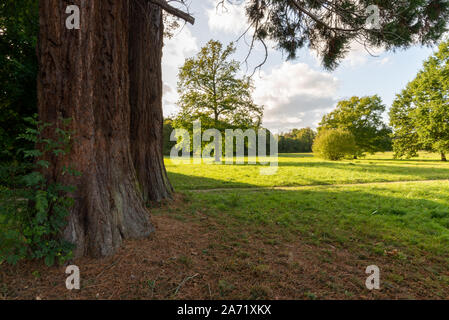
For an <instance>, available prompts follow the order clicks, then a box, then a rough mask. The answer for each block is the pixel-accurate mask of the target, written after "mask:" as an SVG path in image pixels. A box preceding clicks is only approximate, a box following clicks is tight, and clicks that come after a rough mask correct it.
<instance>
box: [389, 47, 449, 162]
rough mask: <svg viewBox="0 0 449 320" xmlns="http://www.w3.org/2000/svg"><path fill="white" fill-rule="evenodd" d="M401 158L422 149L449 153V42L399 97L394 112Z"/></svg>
mask: <svg viewBox="0 0 449 320" xmlns="http://www.w3.org/2000/svg"><path fill="white" fill-rule="evenodd" d="M390 121H391V125H392V126H393V128H394V150H395V154H396V156H397V157H402V156H406V157H412V156H415V155H416V154H417V151H418V150H420V149H427V150H432V151H436V152H439V153H440V154H441V160H443V161H446V160H447V159H446V153H447V152H449V41H444V42H442V43H441V44H440V46H439V50H438V52H436V53H435V54H433V55H432V56H431V57H430V58H429V59H428V60H427V61H425V62H424V66H423V68H422V70H421V71H420V72H419V73H418V74H417V76H416V77H415V79H413V80H412V81H411V82H409V83H408V84H407V87H406V88H405V89H404V90H403V91H402V92H401V93H400V94H398V95H397V97H396V100H395V101H394V103H393V106H392V108H391V111H390Z"/></svg>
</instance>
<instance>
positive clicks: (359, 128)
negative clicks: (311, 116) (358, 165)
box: [318, 95, 391, 156]
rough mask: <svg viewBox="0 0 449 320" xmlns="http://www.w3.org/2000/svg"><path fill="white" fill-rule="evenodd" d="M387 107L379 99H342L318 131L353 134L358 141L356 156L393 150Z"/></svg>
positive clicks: (325, 117) (324, 119) (325, 118)
mask: <svg viewBox="0 0 449 320" xmlns="http://www.w3.org/2000/svg"><path fill="white" fill-rule="evenodd" d="M384 112H385V105H383V104H382V100H381V98H380V97H379V96H377V95H374V96H371V97H363V98H359V97H352V98H351V99H349V100H342V101H340V102H339V103H338V105H337V108H336V109H335V110H334V111H332V112H331V113H329V114H327V115H325V116H324V117H323V120H322V121H321V123H320V127H319V128H318V131H320V130H322V129H344V130H347V131H349V132H350V133H352V135H353V136H354V138H355V141H356V145H357V148H356V152H355V154H354V155H355V156H361V155H363V154H364V153H365V152H369V153H371V154H373V153H375V152H384V151H389V150H391V138H390V135H391V129H390V128H388V127H387V126H386V125H385V124H384V122H383V120H382V115H383V113H384Z"/></svg>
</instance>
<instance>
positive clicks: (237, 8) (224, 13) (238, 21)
mask: <svg viewBox="0 0 449 320" xmlns="http://www.w3.org/2000/svg"><path fill="white" fill-rule="evenodd" d="M209 2H210V4H211V5H212V7H211V8H210V9H207V10H206V13H207V17H208V22H209V28H210V29H211V30H212V31H221V32H226V33H229V34H233V35H238V34H241V33H242V32H244V31H245V30H246V29H247V28H248V20H247V18H246V14H245V5H244V1H242V2H243V3H242V4H239V2H240V1H235V4H231V3H227V2H226V1H225V7H221V6H219V7H218V8H217V2H216V1H215V0H211V1H209Z"/></svg>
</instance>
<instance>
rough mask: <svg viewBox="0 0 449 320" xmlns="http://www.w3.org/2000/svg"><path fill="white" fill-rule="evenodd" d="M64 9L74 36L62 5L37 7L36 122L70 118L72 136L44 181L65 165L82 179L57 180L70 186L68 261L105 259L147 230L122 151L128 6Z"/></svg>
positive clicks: (79, 1)
mask: <svg viewBox="0 0 449 320" xmlns="http://www.w3.org/2000/svg"><path fill="white" fill-rule="evenodd" d="M71 4H75V5H78V6H79V8H80V9H81V29H80V30H68V29H66V27H65V18H66V15H65V9H66V8H65V7H66V6H67V3H66V2H65V1H60V0H46V1H40V34H39V36H40V39H39V48H38V53H39V54H38V55H39V69H40V70H39V76H38V109H39V116H40V119H41V120H42V121H44V122H47V123H56V124H59V123H60V120H59V118H60V117H63V118H72V121H71V129H72V130H73V131H74V132H75V133H74V137H73V146H72V151H71V152H70V154H69V155H68V156H66V157H65V159H64V160H57V159H52V162H53V163H52V170H51V171H50V170H49V171H48V172H46V175H47V177H48V178H49V179H53V180H57V179H61V177H60V176H56V175H54V172H58V171H60V169H61V168H62V167H63V166H67V165H68V164H70V165H71V166H72V167H74V169H76V170H78V171H80V172H81V173H82V176H81V177H69V176H64V177H63V178H64V180H65V181H64V183H69V184H71V185H74V186H75V187H77V191H76V192H75V193H74V194H73V197H74V199H75V205H74V207H73V208H72V209H71V213H70V216H69V218H68V226H67V227H66V229H65V231H64V237H65V238H66V239H67V240H69V241H71V242H72V243H75V244H76V246H77V247H76V250H75V252H74V253H75V255H76V256H81V255H85V254H90V255H93V256H106V255H110V254H112V253H114V251H115V250H116V249H117V248H118V247H119V246H120V244H121V242H122V240H123V239H126V238H139V237H146V236H148V235H149V234H150V233H151V231H152V230H153V228H152V226H151V223H150V220H149V213H148V211H147V209H146V208H145V206H144V201H143V198H142V196H141V194H140V192H139V190H138V180H137V175H136V171H135V169H134V165H133V160H132V156H131V147H130V132H131V130H130V123H131V118H130V114H131V112H130V103H129V74H128V43H129V18H130V17H129V1H128V0H123V1H112V0H89V1H87V0H73V1H72V3H71ZM146 85H148V86H152V84H151V83H146ZM47 134H49V133H47Z"/></svg>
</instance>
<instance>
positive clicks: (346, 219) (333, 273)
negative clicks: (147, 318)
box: [0, 153, 449, 299]
mask: <svg viewBox="0 0 449 320" xmlns="http://www.w3.org/2000/svg"><path fill="white" fill-rule="evenodd" d="M279 160H280V166H279V171H278V173H277V174H276V175H273V176H262V175H260V174H259V173H260V171H259V168H260V166H255V165H254V166H251V165H227V166H226V165H208V164H202V165H174V164H172V163H171V161H170V160H167V161H166V164H167V169H168V173H169V176H170V179H171V182H172V184H173V185H174V186H175V189H176V191H177V194H176V195H175V197H174V200H173V201H167V202H164V203H154V204H152V205H151V206H150V208H149V209H150V212H151V219H152V222H153V224H154V226H155V229H156V232H155V233H154V234H153V235H152V236H151V237H150V238H149V239H139V240H135V241H125V242H124V243H123V248H122V249H121V250H119V252H118V253H117V254H116V255H115V256H113V257H110V258H108V259H104V260H101V261H99V260H95V259H89V258H82V259H80V260H77V261H75V262H74V263H75V264H76V265H79V266H80V267H82V270H83V280H82V281H83V283H82V290H80V291H79V292H75V293H73V292H69V291H68V290H66V288H65V278H63V276H65V274H64V273H63V272H61V269H60V268H58V267H53V268H50V269H49V268H46V267H45V266H44V265H43V263H39V262H27V263H24V264H21V265H18V266H15V267H14V266H7V265H5V264H3V265H1V263H0V267H2V268H3V270H2V269H1V268H0V299H2V298H6V299H10V298H13V299H17V298H26V299H30V298H31V299H34V298H35V297H36V296H39V297H43V298H61V297H64V298H67V299H97V298H98V297H99V292H100V293H101V298H106V299H173V298H179V299H413V298H416V299H449V181H448V179H449V164H447V163H442V162H440V161H438V160H439V158H438V155H434V154H427V153H426V154H422V155H421V157H420V158H419V159H412V160H393V159H392V154H391V153H386V154H376V155H373V156H369V157H367V158H364V159H359V160H352V161H339V162H328V161H323V160H320V159H317V158H314V157H313V156H312V155H309V154H285V155H281V156H280V159H279ZM428 180H432V181H428ZM271 187H277V188H271ZM370 265H377V266H378V267H379V268H380V272H381V274H380V277H381V278H380V279H381V280H380V283H381V289H380V290H374V291H369V290H368V289H367V288H366V286H365V281H366V278H367V274H366V273H365V270H366V268H367V267H368V266H370ZM111 266H112V267H111ZM130 266H132V268H131V267H130ZM36 275H39V277H37V276H36ZM99 275H101V277H99ZM103 278H104V279H103ZM55 279H59V280H58V281H55ZM105 279H108V280H107V281H105ZM186 279H188V280H186ZM2 283H3V284H2ZM23 288H26V289H23Z"/></svg>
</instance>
